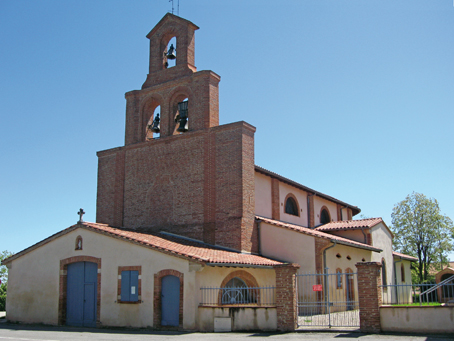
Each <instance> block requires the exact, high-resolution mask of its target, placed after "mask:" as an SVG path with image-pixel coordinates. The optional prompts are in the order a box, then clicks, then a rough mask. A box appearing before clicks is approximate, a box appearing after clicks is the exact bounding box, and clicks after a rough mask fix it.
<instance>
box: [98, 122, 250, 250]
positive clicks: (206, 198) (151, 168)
mask: <svg viewBox="0 0 454 341" xmlns="http://www.w3.org/2000/svg"><path fill="white" fill-rule="evenodd" d="M254 131H255V128H254V127H252V126H250V125H248V124H247V123H245V122H237V123H232V124H229V125H223V126H218V127H214V128H212V129H207V130H203V131H198V132H192V133H189V132H188V133H186V134H182V135H177V136H169V137H166V138H161V139H155V140H152V141H148V142H143V143H138V144H134V145H130V146H126V147H122V148H121V149H118V148H117V149H113V150H106V151H103V152H99V153H98V157H99V168H98V203H97V222H100V223H107V224H111V225H114V226H119V224H118V223H119V222H120V218H119V216H120V215H121V216H122V219H121V221H122V222H123V224H122V225H120V226H124V227H127V228H134V229H139V228H140V229H145V230H149V231H160V230H164V231H168V232H172V233H176V234H181V235H185V236H187V237H191V238H196V239H200V240H204V241H206V242H209V243H213V242H214V243H216V244H219V245H223V246H226V247H232V248H234V249H238V250H245V251H251V250H252V251H255V252H256V251H257V250H258V246H257V235H256V232H255V230H254V207H255V196H254ZM122 154H124V155H125V156H124V159H123V158H122V156H121V155H122ZM117 163H121V165H120V166H119V165H118V164H117ZM121 174H124V179H123V181H119V177H120V176H121ZM119 198H123V203H121V202H119ZM120 207H122V210H121V211H119V209H118V208H120Z"/></svg>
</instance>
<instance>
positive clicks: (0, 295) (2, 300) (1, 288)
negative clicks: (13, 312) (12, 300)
mask: <svg viewBox="0 0 454 341" xmlns="http://www.w3.org/2000/svg"><path fill="white" fill-rule="evenodd" d="M7 286H8V284H7V283H3V282H2V284H0V311H5V310H6V289H7Z"/></svg>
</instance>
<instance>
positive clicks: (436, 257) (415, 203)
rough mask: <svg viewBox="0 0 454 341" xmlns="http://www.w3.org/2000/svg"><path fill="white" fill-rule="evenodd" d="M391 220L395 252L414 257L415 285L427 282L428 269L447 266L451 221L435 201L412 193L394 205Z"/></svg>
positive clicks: (451, 248) (451, 234)
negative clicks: (416, 261) (416, 281)
mask: <svg viewBox="0 0 454 341" xmlns="http://www.w3.org/2000/svg"><path fill="white" fill-rule="evenodd" d="M391 217H392V225H393V226H392V231H393V233H394V241H393V243H394V249H395V250H397V251H399V252H402V253H405V254H408V255H411V256H414V257H417V258H418V264H417V265H416V266H415V267H414V270H415V272H416V276H417V279H418V282H419V283H422V282H424V281H427V280H428V279H430V270H431V269H439V268H440V266H441V265H443V264H446V263H447V262H448V258H447V256H448V252H449V251H451V250H453V243H452V239H453V234H454V227H453V223H452V220H451V219H450V218H449V217H448V216H446V215H443V214H441V213H440V207H439V205H438V201H437V200H436V199H431V198H427V197H426V196H425V195H424V194H421V193H415V192H413V193H412V194H410V195H407V197H406V198H405V199H404V200H402V201H401V202H399V203H397V204H396V205H395V206H394V208H393V212H392V214H391Z"/></svg>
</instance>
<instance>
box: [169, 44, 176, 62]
mask: <svg viewBox="0 0 454 341" xmlns="http://www.w3.org/2000/svg"><path fill="white" fill-rule="evenodd" d="M166 57H167V59H170V60H174V59H176V58H177V56H176V54H175V48H174V47H173V44H170V48H169V51H168V52H167V53H166Z"/></svg>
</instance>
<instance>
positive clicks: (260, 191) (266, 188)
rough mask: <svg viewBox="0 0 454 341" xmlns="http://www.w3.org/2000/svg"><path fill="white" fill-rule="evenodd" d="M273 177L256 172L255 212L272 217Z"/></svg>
mask: <svg viewBox="0 0 454 341" xmlns="http://www.w3.org/2000/svg"><path fill="white" fill-rule="evenodd" d="M271 205H272V204H271V178H270V177H269V176H266V175H263V174H261V173H258V172H255V214H257V215H260V216H262V217H266V218H271Z"/></svg>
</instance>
